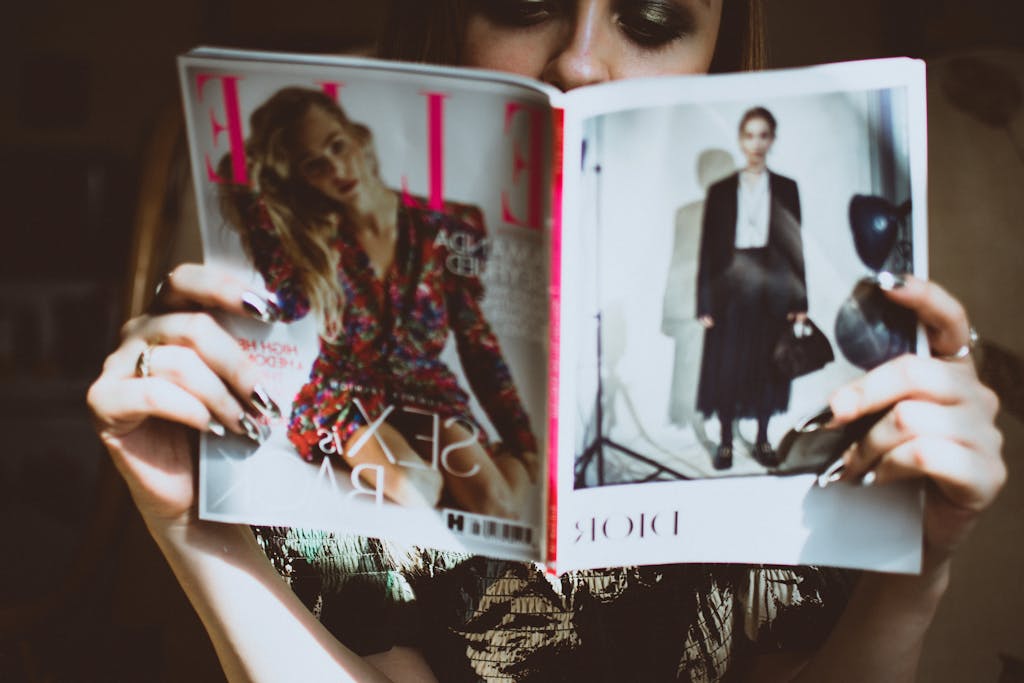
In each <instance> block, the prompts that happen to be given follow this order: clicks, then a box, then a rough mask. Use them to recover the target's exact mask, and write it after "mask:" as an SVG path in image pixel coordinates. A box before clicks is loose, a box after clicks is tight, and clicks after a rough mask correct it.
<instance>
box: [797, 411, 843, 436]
mask: <svg viewBox="0 0 1024 683" xmlns="http://www.w3.org/2000/svg"><path fill="white" fill-rule="evenodd" d="M834 417H835V416H834V415H833V414H832V409H831V408H825V409H824V410H822V411H821V412H820V413H818V414H816V415H812V416H811V417H809V418H807V419H806V420H804V421H803V422H800V423H798V424H797V426H796V431H797V432H799V433H800V434H810V433H812V432H816V431H818V430H819V429H824V428H825V427H826V426H827V425H828V424H829V423H830V422H832V419H833V418H834Z"/></svg>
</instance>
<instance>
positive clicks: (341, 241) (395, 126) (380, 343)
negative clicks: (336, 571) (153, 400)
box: [180, 50, 553, 559]
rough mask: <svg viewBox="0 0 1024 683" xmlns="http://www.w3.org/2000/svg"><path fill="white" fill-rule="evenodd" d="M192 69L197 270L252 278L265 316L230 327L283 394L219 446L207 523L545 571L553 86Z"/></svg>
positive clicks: (427, 71)
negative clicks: (539, 563) (474, 556)
mask: <svg viewBox="0 0 1024 683" xmlns="http://www.w3.org/2000/svg"><path fill="white" fill-rule="evenodd" d="M180 71H181V83H182V89H183V94H184V101H185V109H186V116H187V121H188V132H189V139H190V151H191V155H192V164H193V169H194V171H195V172H194V176H195V180H196V189H197V197H198V203H199V212H200V217H201V224H202V225H201V227H202V234H203V242H204V254H205V258H206V260H207V262H208V263H211V264H218V265H221V266H225V267H228V268H231V269H232V270H233V271H234V272H236V273H237V274H239V275H240V276H241V277H243V278H246V279H247V280H248V281H249V282H251V283H252V291H253V293H254V295H255V296H254V298H253V300H252V302H251V303H252V308H253V311H254V313H256V314H262V315H257V316H256V317H262V318H263V320H259V319H236V318H231V319H227V320H224V321H223V322H224V324H225V325H226V326H227V327H228V329H229V330H230V331H231V332H232V333H233V334H234V335H235V336H236V338H237V340H238V343H239V344H240V345H241V346H242V348H243V349H244V350H245V351H247V352H248V355H249V358H250V359H251V360H252V361H253V362H255V363H256V364H257V365H258V366H259V367H261V369H262V370H263V371H264V374H263V377H264V379H265V382H266V384H265V390H266V392H267V393H268V394H269V397H266V398H269V400H266V398H264V399H260V400H257V401H256V402H255V403H253V405H254V406H257V407H256V409H255V410H252V411H250V413H248V414H247V415H246V416H245V417H244V418H243V420H244V423H245V425H246V430H247V431H248V432H249V433H250V435H251V436H250V438H243V437H240V436H235V435H232V434H230V433H229V434H228V435H227V436H225V437H217V436H214V435H206V436H204V438H203V440H202V444H201V449H200V492H199V493H200V516H201V517H203V518H204V519H211V520H219V521H226V522H235V523H251V524H261V525H286V526H296V527H309V528H318V529H328V530H335V531H339V532H347V533H355V534H362V535H367V536H372V537H382V538H387V539H391V540H394V541H396V542H399V543H406V544H417V545H423V546H430V547H436V548H442V549H453V550H466V551H471V552H474V553H481V554H487V555H493V556H502V557H509V558H517V559H539V558H540V556H541V549H542V548H544V542H545V528H544V521H543V520H544V514H543V512H544V510H545V493H544V486H543V484H544V483H545V482H544V479H545V475H544V474H543V472H544V466H545V461H544V451H545V450H546V449H545V445H546V443H547V421H548V409H547V403H546V392H547V374H548V373H547V358H548V343H547V339H548V329H547V328H548V324H547V314H548V296H547V289H548V242H549V229H550V227H549V223H550V194H551V191H550V187H551V160H552V157H553V155H552V149H553V148H552V125H551V122H552V117H551V111H550V107H549V105H548V103H547V99H546V97H545V95H544V94H543V93H542V92H540V91H538V90H536V89H532V88H530V87H527V86H525V85H523V83H520V82H516V81H515V79H511V78H502V77H499V76H492V75H488V74H484V73H480V72H468V71H463V72H461V73H456V72H455V71H453V70H443V69H437V68H420V67H415V66H409V65H405V66H402V65H396V64H389V63H384V62H377V61H373V60H365V59H344V58H339V59H324V58H313V57H302V56H280V55H269V54H248V53H238V52H232V51H223V50H201V51H198V52H196V51H194V52H193V53H191V54H190V55H186V56H184V57H182V58H181V60H180ZM268 302H269V303H268ZM275 404H276V408H277V410H275V409H274V407H275Z"/></svg>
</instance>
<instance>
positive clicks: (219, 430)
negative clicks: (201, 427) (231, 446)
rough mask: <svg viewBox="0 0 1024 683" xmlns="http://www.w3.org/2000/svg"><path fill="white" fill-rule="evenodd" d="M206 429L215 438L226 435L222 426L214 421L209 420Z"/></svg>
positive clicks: (226, 431) (225, 430)
mask: <svg viewBox="0 0 1024 683" xmlns="http://www.w3.org/2000/svg"><path fill="white" fill-rule="evenodd" d="M206 429H207V431H209V432H210V433H211V434H216V435H217V436H220V437H223V436H224V435H225V434H227V433H228V430H227V429H225V428H224V425H222V424H221V423H220V422H217V421H216V420H210V422H209V424H207V425H206Z"/></svg>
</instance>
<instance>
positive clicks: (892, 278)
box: [874, 270, 907, 292]
mask: <svg viewBox="0 0 1024 683" xmlns="http://www.w3.org/2000/svg"><path fill="white" fill-rule="evenodd" d="M874 280H875V284H876V285H878V288H879V289H881V290H882V291H883V292H891V291H893V290H894V289H900V288H902V287H906V286H907V280H906V278H904V277H903V276H902V275H896V274H895V273H890V272H889V271H887V270H882V271H879V272H878V273H877V274H876V275H875V277H874Z"/></svg>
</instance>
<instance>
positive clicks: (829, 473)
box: [817, 458, 846, 488]
mask: <svg viewBox="0 0 1024 683" xmlns="http://www.w3.org/2000/svg"><path fill="white" fill-rule="evenodd" d="M845 471H846V463H845V462H844V461H843V459H842V458H838V459H837V460H836V461H835V462H833V463H832V464H831V465H829V466H828V467H827V468H826V469H825V471H824V472H822V473H821V474H819V475H818V481H817V484H818V486H819V487H821V488H825V487H827V486H828V485H829V484H835V483H836V482H837V481H839V480H840V479H842V478H843V473H844V472H845Z"/></svg>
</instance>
